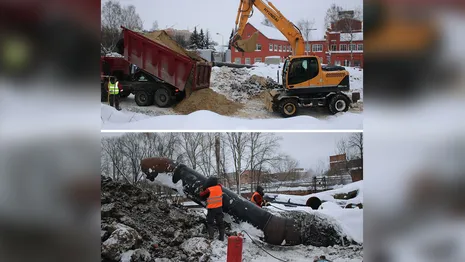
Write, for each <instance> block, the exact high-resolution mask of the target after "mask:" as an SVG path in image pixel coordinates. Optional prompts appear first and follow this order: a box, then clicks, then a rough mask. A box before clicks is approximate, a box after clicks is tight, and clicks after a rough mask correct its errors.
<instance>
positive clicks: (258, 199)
mask: <svg viewBox="0 0 465 262" xmlns="http://www.w3.org/2000/svg"><path fill="white" fill-rule="evenodd" d="M264 195H265V193H263V187H261V186H257V190H255V192H254V193H253V195H252V197H251V198H250V201H252V202H253V203H254V204H255V205H257V206H259V207H262V206H264V205H266V201H265V200H264V199H263V196H264Z"/></svg>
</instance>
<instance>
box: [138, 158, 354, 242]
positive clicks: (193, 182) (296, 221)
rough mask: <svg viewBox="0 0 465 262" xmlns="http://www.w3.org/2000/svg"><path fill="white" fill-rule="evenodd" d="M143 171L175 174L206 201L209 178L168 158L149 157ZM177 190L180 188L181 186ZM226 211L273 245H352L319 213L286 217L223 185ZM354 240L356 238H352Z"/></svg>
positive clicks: (187, 190) (197, 199) (201, 201)
mask: <svg viewBox="0 0 465 262" xmlns="http://www.w3.org/2000/svg"><path fill="white" fill-rule="evenodd" d="M141 170H142V172H143V173H144V174H145V175H146V176H147V179H149V180H150V181H154V180H155V178H156V177H157V176H158V175H159V174H161V173H164V174H167V173H168V174H170V175H172V182H173V184H177V183H178V182H179V181H182V190H183V193H184V194H185V195H186V196H187V197H188V198H190V199H191V200H192V201H194V202H196V203H197V204H199V205H201V206H204V207H205V206H206V202H205V200H204V199H202V198H201V197H200V196H199V193H200V192H199V188H200V186H204V187H207V186H206V185H208V179H207V178H206V177H205V176H203V175H201V174H199V173H198V172H197V171H195V170H193V169H191V168H189V167H187V166H185V165H183V164H179V163H176V162H175V161H173V160H171V159H167V158H146V159H143V160H142V161H141ZM173 189H175V190H178V187H174V186H173ZM223 212H225V213H228V214H229V215H231V216H233V217H234V218H236V219H238V220H241V221H245V222H248V223H250V224H252V225H253V226H255V227H256V228H258V229H260V230H262V231H263V233H264V236H265V237H264V241H265V242H267V243H269V244H273V245H299V244H305V245H314V246H333V245H344V244H349V243H350V242H351V241H348V240H347V238H346V237H345V236H344V235H343V234H342V231H341V230H340V227H338V226H337V225H335V224H334V222H332V223H329V222H327V223H325V219H324V218H322V217H321V216H319V215H318V214H317V213H315V214H309V213H304V212H298V213H297V214H296V213H294V214H292V213H293V212H286V213H288V214H285V215H283V216H277V215H273V214H271V213H270V212H268V211H266V210H265V209H262V208H260V207H258V206H257V205H255V204H253V203H252V202H250V201H248V200H247V199H245V198H243V197H242V196H238V195H237V194H236V193H234V192H232V191H231V190H229V189H227V188H224V187H223ZM352 243H353V241H352Z"/></svg>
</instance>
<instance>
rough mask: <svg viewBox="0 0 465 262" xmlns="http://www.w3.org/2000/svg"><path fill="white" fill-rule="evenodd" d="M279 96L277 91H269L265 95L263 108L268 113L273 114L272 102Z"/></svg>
mask: <svg viewBox="0 0 465 262" xmlns="http://www.w3.org/2000/svg"><path fill="white" fill-rule="evenodd" d="M277 95H279V91H277V90H271V91H269V92H266V93H265V108H266V110H268V111H269V112H273V111H274V110H273V101H274V98H275V97H276V96H277Z"/></svg>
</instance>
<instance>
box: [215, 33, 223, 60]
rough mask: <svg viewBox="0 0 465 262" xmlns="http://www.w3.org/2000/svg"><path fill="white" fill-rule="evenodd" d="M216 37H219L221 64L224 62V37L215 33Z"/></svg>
mask: <svg viewBox="0 0 465 262" xmlns="http://www.w3.org/2000/svg"><path fill="white" fill-rule="evenodd" d="M216 34H217V35H219V36H221V60H222V61H221V62H224V37H223V35H222V34H220V33H216Z"/></svg>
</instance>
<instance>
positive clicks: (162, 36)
mask: <svg viewBox="0 0 465 262" xmlns="http://www.w3.org/2000/svg"><path fill="white" fill-rule="evenodd" d="M145 37H147V38H149V39H150V40H152V41H155V42H157V43H159V44H161V45H164V46H166V47H168V48H169V49H171V50H173V51H175V52H176V53H180V54H184V55H186V56H188V57H190V58H191V59H194V60H195V61H205V59H203V58H202V57H200V56H199V55H197V54H196V53H195V52H189V51H187V50H186V49H184V48H183V47H182V46H181V45H180V44H178V43H177V42H176V41H174V39H173V38H171V37H170V36H169V35H168V34H167V33H166V32H165V31H154V32H151V33H147V34H145Z"/></svg>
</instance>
